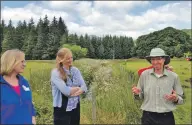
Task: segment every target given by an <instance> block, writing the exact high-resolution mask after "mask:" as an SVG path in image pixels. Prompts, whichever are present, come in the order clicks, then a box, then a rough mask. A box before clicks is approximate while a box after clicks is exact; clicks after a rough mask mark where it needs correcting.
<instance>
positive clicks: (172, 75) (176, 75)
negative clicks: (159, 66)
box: [166, 69, 178, 78]
mask: <svg viewBox="0 0 192 125" xmlns="http://www.w3.org/2000/svg"><path fill="white" fill-rule="evenodd" d="M166 71H167V73H168V76H171V77H175V78H176V77H178V74H177V73H175V72H173V71H170V70H167V69H166Z"/></svg>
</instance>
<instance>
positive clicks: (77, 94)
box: [71, 88, 84, 96]
mask: <svg viewBox="0 0 192 125" xmlns="http://www.w3.org/2000/svg"><path fill="white" fill-rule="evenodd" d="M83 92H84V91H83V90H82V89H81V88H80V89H79V90H78V91H77V92H75V93H74V94H72V95H71V96H79V95H81V94H82V93H83Z"/></svg>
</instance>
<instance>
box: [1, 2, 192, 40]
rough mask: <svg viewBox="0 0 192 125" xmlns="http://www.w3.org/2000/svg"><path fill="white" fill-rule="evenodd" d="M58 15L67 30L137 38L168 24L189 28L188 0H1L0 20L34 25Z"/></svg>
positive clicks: (178, 27) (78, 32)
mask: <svg viewBox="0 0 192 125" xmlns="http://www.w3.org/2000/svg"><path fill="white" fill-rule="evenodd" d="M45 15H47V16H48V19H49V20H50V21H52V19H53V17H54V16H55V17H56V18H57V19H58V18H59V17H60V16H61V17H62V18H63V20H64V21H65V24H66V25H67V28H68V30H69V33H77V34H78V35H81V34H82V35H84V34H85V33H88V34H89V35H97V36H103V35H106V34H111V35H118V36H119V35H123V36H129V37H133V39H136V38H138V36H140V35H144V34H148V33H151V32H153V31H156V30H161V29H163V28H166V27H168V26H171V27H174V28H176V29H191V27H192V26H191V25H192V24H191V1H1V19H3V20H5V23H6V24H7V23H8V21H9V20H10V19H11V20H12V22H13V24H14V26H16V25H17V23H18V21H19V20H21V21H23V20H26V21H27V22H29V20H30V18H31V17H32V18H33V19H34V21H35V23H36V24H37V22H38V20H39V19H40V17H41V18H44V17H45Z"/></svg>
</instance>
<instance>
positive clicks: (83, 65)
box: [23, 59, 192, 124]
mask: <svg viewBox="0 0 192 125" xmlns="http://www.w3.org/2000/svg"><path fill="white" fill-rule="evenodd" d="M149 65H150V64H149V63H148V62H147V61H146V60H144V59H128V60H94V59H80V60H76V61H75V62H74V66H76V67H78V68H79V69H80V71H81V73H82V75H83V77H84V79H85V81H86V84H87V86H88V88H89V91H88V93H87V94H85V95H82V96H81V124H139V123H140V118H141V113H142V111H141V110H140V105H141V103H142V102H141V101H139V100H134V98H133V95H132V92H131V86H132V84H137V81H138V75H137V70H138V69H139V68H142V67H146V66H149ZM170 65H171V66H173V68H174V72H176V73H177V74H178V75H179V77H180V80H181V84H182V87H183V90H184V93H185V103H184V104H183V105H178V106H177V109H176V110H175V111H174V115H175V119H176V124H191V123H192V121H191V85H190V81H189V78H190V77H191V63H190V62H189V61H186V60H184V59H172V60H171V63H170ZM54 67H55V61H49V60H48V61H30V60H28V61H27V67H26V69H25V72H24V74H23V75H24V76H25V77H26V78H27V79H28V80H29V82H30V85H31V88H32V91H33V101H34V105H35V108H36V110H37V123H38V124H52V123H53V118H52V117H53V116H52V112H53V110H52V109H53V108H52V96H51V86H50V72H51V69H52V68H54Z"/></svg>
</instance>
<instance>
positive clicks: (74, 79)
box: [51, 67, 87, 111]
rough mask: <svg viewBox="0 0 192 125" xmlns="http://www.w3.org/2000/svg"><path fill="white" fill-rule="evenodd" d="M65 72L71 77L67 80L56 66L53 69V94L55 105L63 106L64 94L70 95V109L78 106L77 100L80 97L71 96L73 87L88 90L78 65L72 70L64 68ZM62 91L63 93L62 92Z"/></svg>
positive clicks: (68, 105)
mask: <svg viewBox="0 0 192 125" xmlns="http://www.w3.org/2000/svg"><path fill="white" fill-rule="evenodd" d="M64 70H65V72H66V73H67V74H68V75H69V74H70V75H71V77H69V76H68V77H67V82H66V83H65V81H64V80H63V79H62V78H61V77H60V73H59V71H58V70H57V69H56V68H55V69H53V70H52V71H51V85H52V95H53V107H61V106H62V94H64V95H65V96H67V97H68V104H67V107H68V111H70V110H72V109H74V108H76V103H77V102H76V100H77V101H79V99H78V98H79V96H78V97H70V91H71V87H74V86H78V87H80V88H81V89H82V90H83V91H84V92H87V86H86V84H85V82H84V80H83V77H82V75H81V73H80V71H79V69H77V68H76V67H71V69H70V71H69V70H66V69H64ZM61 93H62V94H61Z"/></svg>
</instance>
